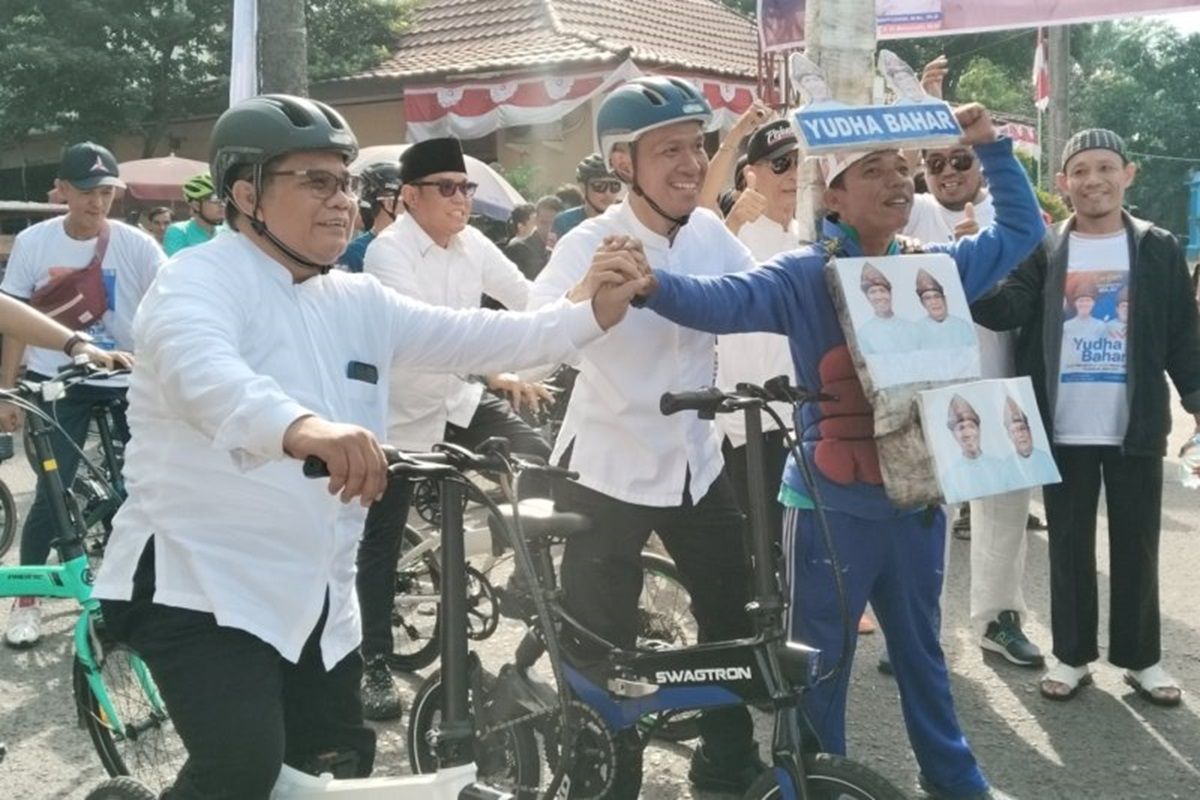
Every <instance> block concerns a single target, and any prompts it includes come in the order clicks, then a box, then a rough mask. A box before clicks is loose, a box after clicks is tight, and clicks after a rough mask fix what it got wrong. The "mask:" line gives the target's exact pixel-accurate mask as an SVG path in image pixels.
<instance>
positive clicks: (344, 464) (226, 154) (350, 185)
mask: <svg viewBox="0 0 1200 800" xmlns="http://www.w3.org/2000/svg"><path fill="white" fill-rule="evenodd" d="M357 149H358V148H357V142H356V140H355V137H354V134H353V132H352V131H351V130H350V128H349V126H348V125H347V124H346V121H345V120H344V119H343V118H342V117H341V115H340V114H338V113H337V112H336V111H335V110H333V109H332V108H330V107H329V106H327V105H325V104H324V103H320V102H317V101H314V100H309V99H305V98H300V97H291V96H287V95H263V96H259V97H253V98H250V99H248V100H245V101H243V102H241V103H238V104H237V105H235V106H233V107H232V108H230V109H229V110H228V111H226V112H225V113H224V114H222V115H221V117H220V118H219V119H218V120H217V123H216V125H215V126H214V128H213V133H212V141H211V158H210V161H211V166H212V173H213V179H214V184H215V185H216V187H218V190H219V191H220V192H221V195H222V197H223V198H224V199H225V202H226V211H227V214H226V216H227V219H229V220H230V225H231V227H232V232H231V233H229V234H228V235H225V236H221V237H218V238H217V239H214V240H213V241H212V242H210V243H209V244H207V245H205V246H204V247H197V248H191V249H189V250H186V251H184V252H183V253H182V254H180V255H179V256H178V257H177V258H176V259H175V260H174V261H173V262H172V264H171V268H170V269H169V270H167V271H165V272H164V273H162V274H161V275H160V276H159V277H160V279H159V280H157V281H156V282H155V284H154V286H153V287H152V288H151V290H150V291H149V293H148V294H147V296H146V298H145V300H144V302H143V303H142V306H141V308H140V309H139V312H138V318H137V323H136V325H135V330H134V339H135V343H136V346H137V348H138V350H139V351H140V353H142V354H144V358H145V360H144V361H140V360H139V362H138V365H137V367H136V368H135V371H134V373H133V376H132V380H131V387H130V392H129V396H130V411H129V418H130V424H131V427H132V428H133V430H134V431H136V434H135V439H134V443H133V444H132V446H131V447H130V448H129V449H128V450H127V451H126V463H125V477H126V479H127V482H128V489H129V498H128V500H127V502H126V503H125V505H124V506H123V507H122V508H121V511H120V513H119V514H118V515H117V517H116V519H115V520H114V531H113V534H112V538H111V540H110V542H109V547H108V551H107V554H106V558H105V561H104V564H103V566H102V567H101V569H100V573H99V575H98V576H97V580H96V587H95V595H96V597H98V598H100V600H101V604H102V608H103V612H104V617H105V621H106V623H107V625H108V626H109V630H110V632H111V633H112V635H113V636H114V637H115V638H116V639H117V640H118V641H125V642H128V643H129V644H130V645H131V646H132V647H133V648H134V649H136V650H137V651H138V652H139V653H141V655H142V656H143V658H144V660H145V662H146V664H147V665H148V666H149V668H150V671H151V673H152V675H153V677H154V679H155V682H156V683H157V685H158V688H159V690H160V692H161V693H162V696H163V698H164V700H165V701H166V705H167V707H168V708H169V709H170V713H171V717H172V721H173V722H174V724H175V729H176V730H177V731H178V732H179V734H180V737H181V738H182V740H183V743H184V745H185V747H186V749H187V752H188V760H187V762H186V763H185V764H184V766H183V768H182V770H181V771H180V774H179V776H178V778H177V780H176V782H175V785H174V786H173V787H172V789H171V790H170V791H168V792H167V796H168V797H170V798H171V800H193V799H195V798H205V800H215V798H237V800H266V798H267V797H268V796H269V794H270V792H271V788H272V786H273V785H274V783H275V781H276V778H277V776H278V775H279V772H280V769H281V765H282V764H284V763H287V764H288V765H290V766H292V767H295V768H298V769H306V770H309V771H313V770H315V769H317V768H321V769H329V768H330V767H331V766H332V767H333V768H334V769H335V771H336V772H337V773H338V774H339V776H350V775H367V774H369V773H370V771H371V767H372V764H373V761H374V753H375V747H374V738H375V737H374V733H373V732H372V731H371V730H370V729H369V728H367V727H366V726H365V725H364V724H363V719H362V707H361V703H360V700H359V685H360V681H361V678H362V659H361V657H360V656H359V654H358V645H359V639H360V625H359V618H358V605H357V602H356V601H355V592H354V560H355V553H356V551H357V548H358V540H359V536H360V534H361V532H362V529H363V522H364V518H365V515H366V508H365V507H366V506H369V505H370V504H371V503H372V502H373V501H375V500H376V499H378V498H379V496H380V495H381V494H382V493H383V491H384V488H385V486H386V481H387V471H386V465H385V462H384V457H383V453H382V451H381V449H380V447H379V444H378V438H379V437H381V436H382V435H383V432H384V429H385V423H386V410H387V392H388V390H387V387H388V383H389V372H390V369H391V367H392V364H393V363H399V364H403V365H404V366H405V367H409V368H417V369H422V368H423V369H428V370H444V371H453V372H487V371H491V370H495V369H499V368H501V367H509V366H516V367H518V368H519V367H526V366H533V365H535V364H539V363H545V362H550V361H557V360H560V359H562V358H566V357H570V356H571V355H572V354H573V353H575V352H576V350H577V348H578V347H580V346H582V345H584V344H586V343H587V342H589V341H591V340H592V339H595V338H597V337H599V336H600V335H601V333H602V331H603V330H604V329H606V328H607V327H609V326H611V325H613V324H615V323H616V321H618V320H619V318H620V317H621V316H623V314H624V309H625V308H626V306H627V304H628V298H629V295H630V293H631V292H632V290H634V289H635V288H636V287H638V286H640V285H641V284H642V282H641V281H640V280H631V281H628V283H626V284H625V285H618V286H614V287H607V288H603V289H600V290H595V291H590V292H584V293H582V297H583V298H587V299H590V300H591V302H590V303H576V302H573V301H572V300H566V299H564V300H563V301H562V302H561V303H558V304H556V305H555V307H554V308H551V309H546V310H544V311H542V312H539V313H537V314H516V313H498V312H487V311H479V310H476V311H455V310H451V309H440V308H433V307H430V306H426V305H423V304H420V303H416V302H413V301H411V300H408V299H406V298H404V297H402V296H401V295H399V294H397V293H395V292H389V291H387V290H385V289H384V288H383V287H382V286H381V285H380V284H379V282H378V281H377V280H375V279H374V278H373V277H371V276H368V275H354V274H351V273H348V272H346V271H344V270H338V269H332V266H333V264H334V262H335V261H336V259H337V257H338V256H339V255H340V254H341V253H342V251H343V250H344V249H345V247H346V243H347V239H348V237H349V234H350V230H351V221H352V219H353V215H354V213H355V204H356V202H357V198H356V196H355V190H356V188H357V187H356V181H355V179H354V178H353V177H352V176H351V175H350V173H349V170H348V168H347V166H348V164H349V163H350V162H351V161H352V160H353V158H354V156H355V154H356V152H357ZM625 265H632V262H631V261H630V260H627V261H626V262H624V264H622V263H620V262H616V261H614V268H613V270H612V273H613V274H612V276H611V277H612V278H613V280H614V281H621V280H624V279H625V277H627V276H634V275H636V273H637V270H636V269H633V268H630V269H627V270H625V271H624V272H622V270H621V267H622V266H625ZM600 283H602V282H593V283H592V284H590V285H589V288H592V289H594V287H595V286H597V285H600ZM308 456H316V457H319V458H321V459H322V460H324V461H325V462H326V464H327V465H328V466H329V472H330V475H331V477H330V479H329V481H328V482H323V481H309V480H306V479H305V478H304V477H303V475H302V472H301V468H300V463H299V461H300V460H303V459H304V458H306V457H308ZM338 495H340V500H341V502H338V498H337V496H338ZM353 500H358V501H359V502H358V503H351V501H353ZM330 753H334V754H337V755H336V756H335V757H331V756H329V755H328V754H330ZM331 761H332V762H333V763H332V764H331V763H330V762H331Z"/></svg>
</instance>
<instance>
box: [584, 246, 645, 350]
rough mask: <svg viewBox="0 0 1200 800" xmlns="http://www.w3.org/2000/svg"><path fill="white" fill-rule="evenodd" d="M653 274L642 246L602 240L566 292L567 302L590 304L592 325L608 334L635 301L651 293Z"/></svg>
mask: <svg viewBox="0 0 1200 800" xmlns="http://www.w3.org/2000/svg"><path fill="white" fill-rule="evenodd" d="M654 285H655V281H654V274H653V273H652V272H651V270H650V264H649V262H647V261H646V253H645V251H644V250H643V249H642V243H641V241H639V240H638V239H635V238H634V237H632V236H606V237H605V238H604V241H603V242H601V243H600V247H598V248H597V249H596V254H595V256H593V257H592V263H591V266H589V267H588V271H587V273H586V274H585V275H584V276H583V278H582V279H581V280H580V281H579V283H577V284H575V286H574V288H572V289H571V291H569V292H567V299H569V300H571V301H573V302H576V303H581V302H583V301H584V300H589V299H590V300H591V301H592V311H593V313H595V315H596V322H597V323H598V324H599V325H600V327H601V328H603V329H604V330H608V329H609V328H611V327H612V326H613V325H616V324H617V323H618V322H620V321H621V320H622V319H624V318H625V312H626V311H628V310H629V304H630V302H632V301H633V299H634V298H635V297H638V296H639V295H646V294H649V293H650V292H651V291H653V289H654Z"/></svg>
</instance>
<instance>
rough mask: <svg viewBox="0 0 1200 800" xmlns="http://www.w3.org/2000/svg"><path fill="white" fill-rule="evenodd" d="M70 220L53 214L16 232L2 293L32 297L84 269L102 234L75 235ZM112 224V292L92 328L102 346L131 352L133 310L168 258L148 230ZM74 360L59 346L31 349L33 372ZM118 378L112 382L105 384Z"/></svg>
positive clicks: (106, 270) (108, 271)
mask: <svg viewBox="0 0 1200 800" xmlns="http://www.w3.org/2000/svg"><path fill="white" fill-rule="evenodd" d="M65 219H66V217H54V218H53V219H48V220H45V221H43V222H39V223H37V224H36V225H32V226H30V227H28V228H26V229H25V230H23V231H21V232H20V233H19V234H17V238H16V240H15V241H14V242H13V249H12V255H11V256H10V257H9V259H8V267H7V269H6V270H5V272H4V281H3V283H0V291H2V292H4V293H5V294H8V295H12V296H13V297H18V298H20V299H22V300H28V299H29V298H30V297H32V296H33V293H34V292H36V291H37V290H38V289H40V288H42V287H43V286H45V285H46V284H47V283H49V282H50V280H51V279H52V278H54V277H56V276H57V275H59V274H61V273H62V271H67V270H77V269H82V268H84V267H86V266H87V265H88V264H89V263H90V262H91V260H92V257H93V256H95V254H96V242H97V238H92V239H85V240H79V239H72V238H71V237H70V236H68V235H67V232H66V229H65V228H64V226H63V222H64V220H65ZM108 228H109V237H108V249H107V250H106V251H105V253H104V261H103V262H101V265H100V268H101V271H102V272H103V275H104V288H105V289H106V290H107V292H108V310H107V311H105V312H104V316H103V317H101V318H100V319H99V320H98V321H97V322H96V323H94V324H93V325H91V326H90V327H89V328H88V329H87V332H88V333H89V334H91V336H92V337H93V338H94V339H95V340H96V344H97V346H100V347H104V348H106V349H121V350H132V349H133V332H132V331H133V315H134V312H136V311H137V307H138V304H139V303H141V301H142V296H143V295H144V294H145V293H146V290H147V289H149V288H150V283H151V281H153V280H154V276H155V274H156V273H157V272H158V268H159V266H160V265H161V264H162V262H163V261H164V260H165V259H166V256H165V255H164V254H163V251H162V248H160V247H159V246H158V242H156V241H154V239H153V237H151V236H150V234H148V233H146V232H144V231H141V230H138V229H137V228H134V227H132V226H130V225H126V224H125V223H123V222H118V221H116V220H108ZM69 361H70V359H69V358H68V357H67V355H66V354H65V353H63V352H61V351H58V350H49V349H46V348H42V347H31V348H29V362H28V368H29V370H30V371H31V372H37V373H40V374H42V375H54V374H55V373H57V372H58V370H59V368H60V367H62V366H64V365H65V364H67V363H69ZM118 382H119V381H117V380H110V381H106V382H105V385H108V386H112V385H114V384H115V383H118Z"/></svg>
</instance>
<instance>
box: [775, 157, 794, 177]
mask: <svg viewBox="0 0 1200 800" xmlns="http://www.w3.org/2000/svg"><path fill="white" fill-rule="evenodd" d="M794 166H796V154H795V153H788V154H787V155H786V156H780V157H779V158H772V159H771V172H774V173H775V174H776V175H782V174H783V173H785V172H787V171H788V170H789V169H791V168H792V167H794Z"/></svg>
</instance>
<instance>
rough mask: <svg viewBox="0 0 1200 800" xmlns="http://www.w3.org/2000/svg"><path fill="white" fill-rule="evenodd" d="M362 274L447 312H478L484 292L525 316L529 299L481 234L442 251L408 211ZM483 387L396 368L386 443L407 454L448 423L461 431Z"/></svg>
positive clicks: (520, 278) (371, 250)
mask: <svg viewBox="0 0 1200 800" xmlns="http://www.w3.org/2000/svg"><path fill="white" fill-rule="evenodd" d="M363 272H366V273H367V274H369V275H374V276H375V277H376V278H378V279H379V282H380V283H382V284H383V285H384V286H386V287H388V288H389V289H394V290H396V291H397V292H400V294H402V295H405V296H407V297H411V298H413V299H414V300H421V301H423V302H426V303H429V304H430V305H435V306H444V307H446V308H479V301H480V297H481V296H482V295H483V294H484V293H486V294H488V295H490V296H491V297H494V298H496V299H497V300H499V301H500V302H501V303H503V304H504V305H505V306H506V307H508V308H510V309H512V310H514V311H524V310H525V306H526V305H527V304H528V302H529V287H530V283H529V281H528V280H526V278H525V276H524V275H523V274H521V271H520V270H519V269H517V265H516V264H514V263H512V262H511V261H509V260H508V257H507V256H505V255H504V253H502V252H501V251H500V248H498V247H496V245H494V244H492V242H491V241H490V240H489V239H488V238H487V237H486V236H484V235H483V233H481V232H480V231H479V230H477V229H476V228H472V227H469V226H468V227H467V228H464V229H463V230H462V231H461V232H460V233H457V234H455V235H454V236H452V237H451V239H450V246H449V247H439V246H438V245H437V244H436V243H435V242H434V241H433V239H431V238H429V234H427V233H426V232H425V231H424V230H423V229H422V228H421V226H420V225H419V224H417V222H416V220H415V219H413V216H412V215H411V214H405V215H403V216H401V217H400V218H399V219H397V220H396V221H395V222H393V223H392V224H391V225H389V226H388V227H387V228H386V229H385V230H384V231H383V232H382V233H380V234H379V236H378V237H376V238H375V240H374V241H372V242H371V244H370V246H368V247H367V255H366V258H365V259H364V260H363ZM513 355H514V356H515V355H516V354H515V353H514V354H513ZM515 361H516V359H515V358H514V359H513V362H514V363H515ZM510 366H511V365H510V364H504V365H502V368H504V369H508V368H509V367H510ZM483 388H484V387H483V384H481V383H479V382H477V381H468V380H466V379H465V378H464V377H463V376H461V375H453V374H448V373H445V372H436V373H434V372H422V371H418V370H414V369H410V368H405V366H404V365H402V364H397V365H396V366H395V367H394V368H393V369H392V394H391V407H390V409H389V414H388V440H389V441H390V442H392V443H393V444H395V445H396V446H398V447H403V448H405V449H408V450H427V449H429V447H431V446H432V445H433V443H434V442H440V441H441V440H442V439H443V438H444V436H445V430H446V423H447V422H452V423H454V424H455V425H458V426H460V427H463V428H465V427H466V426H467V425H469V424H470V422H471V417H472V416H474V414H475V409H476V408H477V407H478V406H479V398H480V397H481V396H482V395H483Z"/></svg>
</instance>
